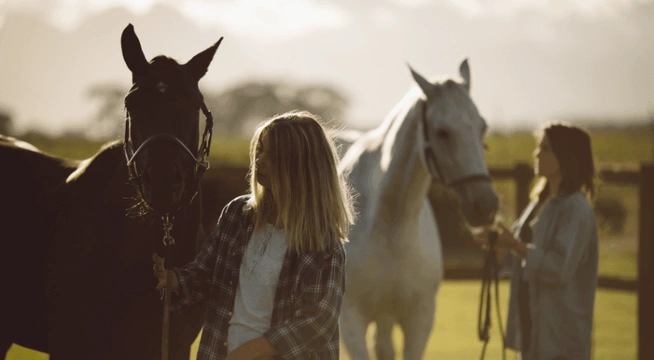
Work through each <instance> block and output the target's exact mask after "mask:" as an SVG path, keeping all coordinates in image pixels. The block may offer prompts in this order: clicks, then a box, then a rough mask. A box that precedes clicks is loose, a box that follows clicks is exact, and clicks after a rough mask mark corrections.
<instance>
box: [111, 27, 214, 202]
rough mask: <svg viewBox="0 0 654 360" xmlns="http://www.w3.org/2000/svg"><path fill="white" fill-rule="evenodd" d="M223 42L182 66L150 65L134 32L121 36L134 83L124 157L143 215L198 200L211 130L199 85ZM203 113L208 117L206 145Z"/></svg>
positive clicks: (161, 59) (162, 60) (156, 61)
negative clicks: (199, 183)
mask: <svg viewBox="0 0 654 360" xmlns="http://www.w3.org/2000/svg"><path fill="white" fill-rule="evenodd" d="M221 41H222V38H221V39H220V40H219V41H218V42H217V43H215V44H214V45H213V46H211V47H209V48H208V49H206V50H204V51H203V52H201V53H199V54H197V55H195V56H194V57H193V58H192V59H191V60H190V61H188V62H187V63H186V64H183V65H180V64H179V63H177V61H175V60H174V59H171V58H169V57H166V56H162V55H160V56H157V57H155V58H153V59H152V60H151V61H150V62H148V61H147V60H146V58H145V55H144V54H143V50H142V49H141V44H140V42H139V39H138V37H137V36H136V34H135V33H134V28H133V26H132V25H131V24H130V25H128V26H127V27H126V28H125V30H123V34H122V37H121V46H122V51H123V58H124V59H125V63H126V64H127V67H128V68H129V69H130V71H131V72H132V83H133V84H132V88H131V89H130V91H129V93H128V94H127V96H126V97H125V108H126V110H127V119H126V124H125V157H126V161H127V165H128V168H129V169H130V177H131V178H132V179H131V181H132V182H133V185H134V186H135V188H136V190H137V194H138V197H139V199H138V200H139V201H140V204H141V205H143V207H142V209H141V210H140V211H139V212H141V213H142V212H143V210H154V211H155V212H157V213H159V214H166V213H173V212H175V211H176V210H178V209H179V208H180V207H181V206H182V205H183V203H184V202H185V201H191V200H192V199H193V197H194V196H195V193H196V191H197V183H198V181H199V177H200V176H201V174H202V172H203V171H204V170H205V169H206V167H207V166H208V162H207V161H206V156H207V155H208V153H209V146H210V142H211V128H212V126H213V120H212V118H211V114H210V113H209V111H208V110H207V109H206V106H205V105H204V101H203V98H202V94H201V93H200V90H199V88H198V81H199V80H200V79H201V78H202V77H203V76H204V74H205V73H206V72H207V68H208V67H209V63H211V60H212V59H213V56H214V54H215V53H216V49H217V48H218V46H219V44H220V42H221ZM200 111H202V112H203V113H204V115H205V116H206V117H207V123H206V124H205V133H204V135H203V137H202V139H199V125H200V124H199V113H200ZM199 140H201V145H200V147H199V149H198V141H199Z"/></svg>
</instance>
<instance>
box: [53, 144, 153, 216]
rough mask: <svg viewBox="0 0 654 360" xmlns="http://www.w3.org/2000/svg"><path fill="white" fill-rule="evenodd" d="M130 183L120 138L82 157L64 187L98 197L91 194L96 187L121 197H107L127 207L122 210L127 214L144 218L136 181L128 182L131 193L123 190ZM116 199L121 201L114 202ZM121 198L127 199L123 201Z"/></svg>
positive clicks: (144, 208)
mask: <svg viewBox="0 0 654 360" xmlns="http://www.w3.org/2000/svg"><path fill="white" fill-rule="evenodd" d="M128 183H129V181H128V176H127V167H126V166H125V161H124V157H123V141H122V140H115V141H112V142H108V143H106V144H104V145H103V146H102V148H101V149H100V150H99V151H98V152H97V153H96V154H95V155H93V156H92V157H90V158H88V159H86V160H82V161H81V162H80V163H79V166H77V168H76V169H75V171H73V172H72V173H71V174H70V175H69V176H68V178H66V184H65V185H66V187H68V188H69V189H73V188H74V189H75V192H76V193H77V194H85V195H86V196H95V197H97V196H100V194H93V193H92V192H94V191H97V189H103V190H102V191H103V193H105V194H107V193H110V194H112V195H115V194H121V195H122V196H124V197H121V196H110V197H109V198H108V199H111V200H114V201H113V202H112V203H114V204H116V205H118V204H120V205H119V206H125V205H126V206H127V208H126V209H125V211H126V214H127V215H128V216H129V217H134V218H141V219H143V218H145V216H146V214H147V213H148V211H147V206H146V205H145V203H144V201H143V198H142V195H141V192H140V188H139V187H138V184H137V183H129V184H130V186H131V187H132V190H133V191H132V192H131V193H129V194H128V193H125V191H124V190H123V189H125V186H127V184H128ZM116 200H118V201H121V202H120V203H117V202H116ZM122 200H129V202H128V203H127V204H125V202H124V201H122Z"/></svg>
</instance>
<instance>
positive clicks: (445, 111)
mask: <svg viewBox="0 0 654 360" xmlns="http://www.w3.org/2000/svg"><path fill="white" fill-rule="evenodd" d="M459 86H461V85H459V84H456V85H455V87H453V86H446V87H445V91H442V92H441V96H440V97H439V98H438V100H437V101H436V102H435V103H434V106H432V107H431V109H433V110H435V112H434V115H435V117H436V119H437V120H438V121H442V122H445V123H447V124H448V125H449V126H451V127H458V126H467V127H477V126H479V127H483V126H484V120H483V119H482V118H481V116H479V112H478V110H477V107H476V106H475V104H474V102H473V101H472V99H471V98H470V95H469V94H468V92H467V91H465V90H463V89H461V88H459Z"/></svg>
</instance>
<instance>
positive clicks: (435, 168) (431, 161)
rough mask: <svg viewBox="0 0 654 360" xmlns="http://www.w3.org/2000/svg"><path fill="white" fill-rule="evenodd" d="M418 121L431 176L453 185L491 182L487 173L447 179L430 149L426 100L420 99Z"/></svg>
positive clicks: (432, 150)
mask: <svg viewBox="0 0 654 360" xmlns="http://www.w3.org/2000/svg"><path fill="white" fill-rule="evenodd" d="M420 123H421V125H422V136H423V140H424V143H425V144H426V145H425V146H424V150H423V151H424V155H425V162H426V163H427V167H428V170H429V172H430V173H431V175H432V176H434V177H438V178H440V180H441V181H442V182H443V183H444V184H445V185H447V186H455V185H461V184H465V183H468V182H475V181H488V182H491V178H490V176H489V175H488V174H471V175H463V176H461V177H459V178H455V179H449V178H447V177H446V176H445V173H444V172H443V171H441V168H440V166H439V165H438V161H437V157H436V153H435V152H434V149H432V147H431V145H430V143H429V130H428V129H429V126H428V124H427V102H426V101H422V114H421V116H420Z"/></svg>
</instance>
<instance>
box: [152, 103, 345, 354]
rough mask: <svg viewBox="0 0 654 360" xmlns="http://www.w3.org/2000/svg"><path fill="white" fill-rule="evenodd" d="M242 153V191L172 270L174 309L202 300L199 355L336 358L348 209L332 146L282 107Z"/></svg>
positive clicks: (318, 128) (306, 117) (313, 123)
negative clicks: (245, 161)
mask: <svg viewBox="0 0 654 360" xmlns="http://www.w3.org/2000/svg"><path fill="white" fill-rule="evenodd" d="M250 159H251V164H250V193H249V194H248V195H245V196H240V197H237V198H236V199H234V200H232V201H231V202H230V203H229V204H227V206H225V208H224V209H223V211H222V213H221V215H220V218H219V220H218V225H217V226H216V229H215V231H214V232H213V233H212V234H211V235H210V236H209V237H208V238H207V240H206V243H205V245H204V248H203V249H202V251H201V252H200V254H198V255H197V257H196V258H195V260H194V261H193V262H192V263H190V264H188V265H186V266H183V267H181V268H175V269H173V270H171V271H173V272H174V275H175V276H172V279H173V280H172V283H171V284H170V287H171V289H172V290H173V291H177V292H178V293H179V296H178V297H177V299H174V300H173V301H174V306H173V311H176V312H179V311H183V310H184V309H185V308H188V307H189V306H192V305H194V304H196V303H198V302H203V301H206V302H207V305H208V308H207V314H206V318H205V320H204V330H203V333H202V339H201V342H200V347H199V350H198V356H197V358H198V360H204V359H229V360H236V359H256V358H283V359H313V358H319V359H337V358H338V356H339V328H338V317H339V314H340V307H341V302H342V299H343V293H344V290H345V289H344V287H345V250H344V247H343V243H344V242H345V241H347V240H346V237H347V232H348V229H349V226H350V224H352V221H353V211H352V203H351V198H350V193H349V189H348V187H347V185H346V184H345V183H344V181H343V180H342V178H341V177H340V176H339V175H338V173H337V168H336V166H337V157H336V151H335V148H334V144H333V142H332V140H331V139H330V138H329V137H328V136H327V135H326V132H325V129H324V128H323V126H322V125H321V124H320V123H319V122H318V120H317V118H316V117H315V116H314V115H312V114H310V113H308V112H291V113H286V114H283V115H280V116H276V117H274V118H272V119H270V120H268V121H267V122H265V123H264V124H263V125H262V126H260V127H259V128H258V129H257V131H256V133H255V135H254V138H253V139H252V142H251V144H250ZM153 258H154V260H155V265H154V270H155V271H154V273H155V276H156V277H157V278H158V279H159V285H158V286H157V288H162V287H164V286H166V280H165V279H166V276H165V275H166V274H165V270H164V268H163V263H162V260H161V258H159V257H158V256H156V255H153Z"/></svg>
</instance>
